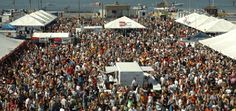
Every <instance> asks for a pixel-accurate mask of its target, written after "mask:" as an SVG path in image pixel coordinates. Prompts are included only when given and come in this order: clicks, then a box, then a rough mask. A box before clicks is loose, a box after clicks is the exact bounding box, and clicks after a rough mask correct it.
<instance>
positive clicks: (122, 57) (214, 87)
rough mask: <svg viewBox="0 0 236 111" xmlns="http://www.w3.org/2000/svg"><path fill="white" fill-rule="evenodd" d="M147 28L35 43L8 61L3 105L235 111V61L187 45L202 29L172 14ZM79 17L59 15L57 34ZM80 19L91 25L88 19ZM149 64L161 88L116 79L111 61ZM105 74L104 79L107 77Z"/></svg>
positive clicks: (0, 92) (0, 93)
mask: <svg viewBox="0 0 236 111" xmlns="http://www.w3.org/2000/svg"><path fill="white" fill-rule="evenodd" d="M137 21H139V22H140V23H141V24H144V25H145V26H146V27H147V29H141V30H139V29H133V30H128V31H127V32H126V33H125V32H124V31H123V30H102V31H100V32H99V31H93V30H87V31H84V32H82V33H80V34H79V40H78V43H77V44H47V45H42V44H34V43H31V42H28V43H27V47H28V48H25V49H24V50H22V51H21V52H22V53H23V54H22V55H21V56H20V55H19V54H18V59H17V60H16V61H15V62H11V64H8V65H4V67H2V65H1V72H0V73H1V74H0V76H1V81H0V82H1V84H0V85H1V86H0V88H1V89H0V109H5V110H6V111H14V110H20V111H21V110H29V111H31V110H32V111H34V110H38V111H64V110H66V111H78V110H86V111H87V110H92V111H95V110H97V111H143V110H146V111H166V110H170V111H230V110H236V95H235V94H236V90H235V88H236V86H235V85H236V75H235V73H236V72H235V71H236V61H235V60H233V59H230V58H228V57H225V56H223V55H222V54H220V53H218V52H216V51H213V50H211V49H209V48H207V47H205V46H203V45H201V44H198V43H196V44H195V45H194V46H193V45H192V46H191V45H183V44H181V43H180V42H179V39H180V38H181V36H186V35H193V34H195V33H197V31H196V30H194V29H191V28H187V27H184V26H182V25H180V24H177V23H175V22H174V20H173V19H170V18H167V19H166V20H165V19H161V18H141V19H138V20H137ZM76 22H77V20H76V18H72V19H71V18H68V19H67V18H59V20H58V21H57V24H55V25H53V26H52V27H50V28H49V30H51V31H54V32H56V31H70V32H73V33H75V32H74V31H75V27H76ZM80 22H84V23H88V24H91V23H90V22H89V21H87V22H86V19H84V20H81V21H80ZM127 61H136V62H138V63H139V65H145V66H146V65H150V66H152V67H153V69H154V70H155V71H154V72H151V75H152V76H154V77H155V80H156V82H157V83H159V84H160V85H161V90H153V88H152V85H149V84H150V83H149V81H145V82H144V83H143V85H142V86H138V87H137V88H133V86H134V84H131V85H130V86H122V85H119V84H113V85H109V86H105V88H107V89H110V91H105V90H103V88H100V86H99V85H98V84H100V83H101V82H102V81H109V77H107V74H106V73H105V66H111V65H114V64H115V62H127ZM100 78H102V79H100Z"/></svg>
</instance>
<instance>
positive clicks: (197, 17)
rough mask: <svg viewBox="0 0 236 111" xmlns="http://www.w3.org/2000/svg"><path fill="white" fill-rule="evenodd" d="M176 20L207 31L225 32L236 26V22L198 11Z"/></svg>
mask: <svg viewBox="0 0 236 111" xmlns="http://www.w3.org/2000/svg"><path fill="white" fill-rule="evenodd" d="M175 21H176V22H178V23H181V24H184V25H186V26H189V27H192V28H195V29H197V30H200V31H202V32H205V33H224V32H228V31H230V30H233V29H235V28H236V25H235V24H233V23H231V22H229V21H227V20H224V19H219V18H216V17H212V16H210V17H209V16H207V15H204V14H197V13H192V14H189V15H187V16H184V17H182V18H179V19H177V20H175Z"/></svg>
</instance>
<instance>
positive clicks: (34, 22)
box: [10, 14, 45, 26]
mask: <svg viewBox="0 0 236 111" xmlns="http://www.w3.org/2000/svg"><path fill="white" fill-rule="evenodd" d="M10 24H11V25H13V26H45V24H44V23H43V22H40V21H39V20H38V19H36V18H34V17H32V16H30V15H28V14H27V15H25V16H23V17H21V18H19V19H17V20H15V21H13V22H11V23H10Z"/></svg>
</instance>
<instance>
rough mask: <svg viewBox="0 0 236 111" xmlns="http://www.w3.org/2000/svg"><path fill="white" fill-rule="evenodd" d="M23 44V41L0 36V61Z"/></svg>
mask: <svg viewBox="0 0 236 111" xmlns="http://www.w3.org/2000/svg"><path fill="white" fill-rule="evenodd" d="M23 42H24V41H23V40H17V39H12V38H8V37H6V36H4V35H2V34H0V59H2V58H3V57H4V56H6V55H8V54H9V53H11V51H14V49H15V48H17V47H18V46H19V45H20V44H22V43H23Z"/></svg>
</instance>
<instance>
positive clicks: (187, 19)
mask: <svg viewBox="0 0 236 111" xmlns="http://www.w3.org/2000/svg"><path fill="white" fill-rule="evenodd" d="M199 17H200V14H197V13H192V14H189V15H187V16H184V17H181V18H179V19H177V20H175V21H176V22H178V23H181V24H184V25H187V26H189V24H191V23H192V22H194V21H196V20H197V19H198V18H199Z"/></svg>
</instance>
